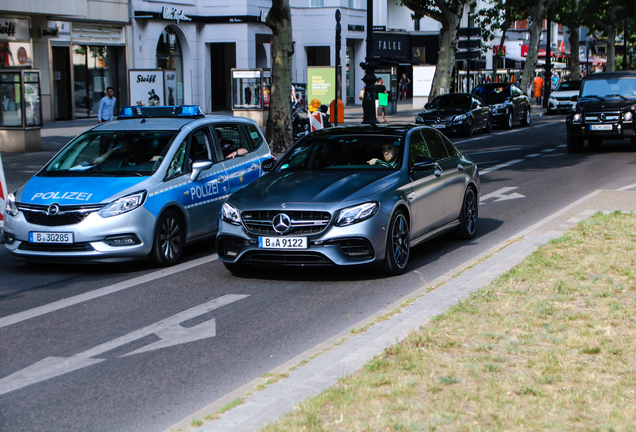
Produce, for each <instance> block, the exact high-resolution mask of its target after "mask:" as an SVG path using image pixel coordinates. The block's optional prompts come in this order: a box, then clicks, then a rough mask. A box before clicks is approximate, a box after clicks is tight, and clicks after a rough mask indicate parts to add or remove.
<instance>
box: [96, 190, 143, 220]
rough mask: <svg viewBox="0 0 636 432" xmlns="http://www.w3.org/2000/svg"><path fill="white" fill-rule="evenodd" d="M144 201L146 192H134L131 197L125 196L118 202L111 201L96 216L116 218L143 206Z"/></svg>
mask: <svg viewBox="0 0 636 432" xmlns="http://www.w3.org/2000/svg"><path fill="white" fill-rule="evenodd" d="M144 201H146V191H143V192H135V193H134V194H132V195H126V196H125V197H121V198H119V199H118V200H115V201H113V202H112V203H110V204H108V205H107V206H106V207H103V208H102V209H101V210H100V211H98V212H97V214H98V215H100V216H101V217H103V218H107V217H111V216H117V215H120V214H122V213H127V212H129V211H131V210H134V209H136V208H137V207H139V206H141V205H143V203H144Z"/></svg>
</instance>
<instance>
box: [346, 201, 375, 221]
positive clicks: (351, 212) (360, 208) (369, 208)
mask: <svg viewBox="0 0 636 432" xmlns="http://www.w3.org/2000/svg"><path fill="white" fill-rule="evenodd" d="M378 207H379V205H378V203H375V202H371V203H364V204H360V205H357V206H354V207H349V208H346V209H343V210H340V214H339V215H338V219H337V220H336V226H347V225H352V224H355V223H358V222H362V221H365V220H367V219H369V218H371V217H372V216H373V215H374V214H376V213H377V212H378Z"/></svg>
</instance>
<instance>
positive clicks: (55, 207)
mask: <svg viewBox="0 0 636 432" xmlns="http://www.w3.org/2000/svg"><path fill="white" fill-rule="evenodd" d="M59 212H60V206H59V205H57V204H51V205H50V206H49V208H47V209H46V214H47V215H48V216H55V215H56V214H58V213H59Z"/></svg>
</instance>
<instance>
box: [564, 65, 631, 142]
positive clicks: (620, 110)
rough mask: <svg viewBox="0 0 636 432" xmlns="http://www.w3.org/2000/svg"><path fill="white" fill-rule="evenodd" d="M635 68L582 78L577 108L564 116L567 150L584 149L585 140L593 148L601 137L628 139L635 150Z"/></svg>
mask: <svg viewBox="0 0 636 432" xmlns="http://www.w3.org/2000/svg"><path fill="white" fill-rule="evenodd" d="M635 117H636V72H634V71H623V72H601V73H595V74H592V75H587V76H585V77H584V78H583V80H582V82H581V90H580V91H579V100H578V102H577V104H576V108H575V109H574V110H573V111H571V112H570V114H569V115H568V116H567V118H566V120H565V124H566V127H567V130H568V138H567V140H568V141H567V144H568V151H570V152H571V153H576V152H580V151H582V150H583V146H584V142H585V141H586V140H587V142H588V144H589V145H590V147H592V148H593V149H596V148H599V147H600V146H601V144H602V143H603V140H625V139H629V140H631V141H630V142H631V150H632V151H636V123H635V121H636V119H635Z"/></svg>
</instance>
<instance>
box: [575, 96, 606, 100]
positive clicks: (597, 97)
mask: <svg viewBox="0 0 636 432" xmlns="http://www.w3.org/2000/svg"><path fill="white" fill-rule="evenodd" d="M583 98H596V99H599V100H605V99H604V98H602V97H600V96H597V95H584V96H581V99H583Z"/></svg>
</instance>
